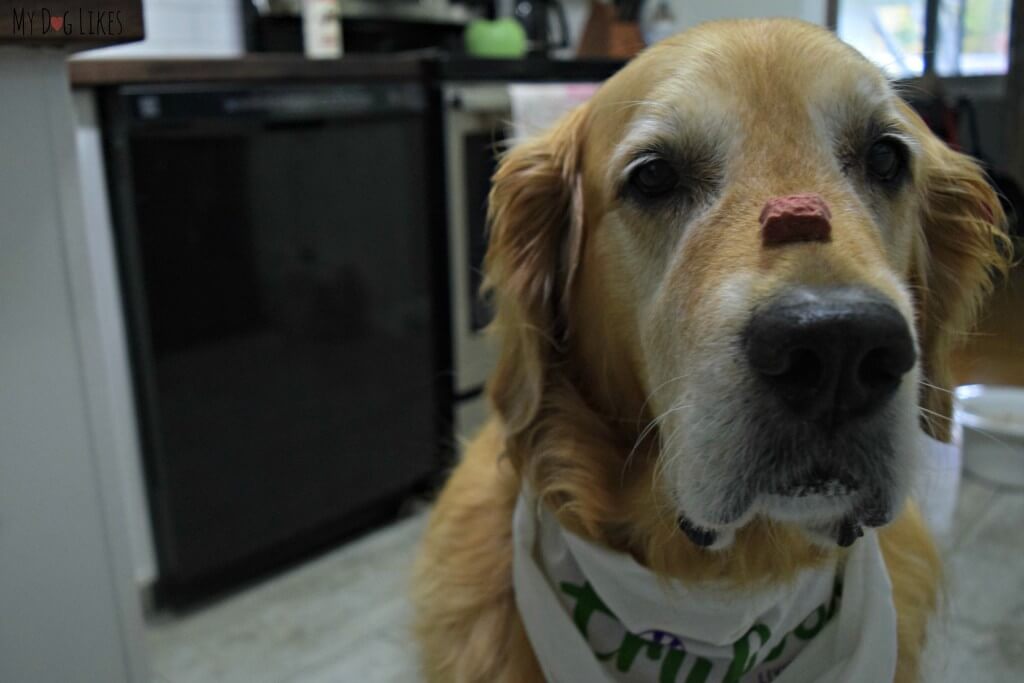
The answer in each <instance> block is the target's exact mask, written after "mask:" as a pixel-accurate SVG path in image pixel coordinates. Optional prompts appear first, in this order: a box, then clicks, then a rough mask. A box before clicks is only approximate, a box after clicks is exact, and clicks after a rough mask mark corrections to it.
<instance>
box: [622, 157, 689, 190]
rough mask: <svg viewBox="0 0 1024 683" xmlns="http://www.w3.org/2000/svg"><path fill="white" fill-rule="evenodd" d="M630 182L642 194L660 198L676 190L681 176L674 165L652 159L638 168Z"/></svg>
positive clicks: (662, 160)
mask: <svg viewBox="0 0 1024 683" xmlns="http://www.w3.org/2000/svg"><path fill="white" fill-rule="evenodd" d="M629 182H630V183H631V184H632V185H633V187H635V188H636V189H637V191H639V192H640V193H641V194H643V195H645V196H647V197H658V196H660V195H663V194H665V193H667V192H670V191H671V190H673V189H675V187H676V185H677V184H678V182H679V174H678V173H676V170H675V169H674V168H672V164H670V163H668V162H667V161H665V160H664V159H651V160H650V161H645V162H644V163H642V164H640V165H639V166H637V168H636V169H635V170H634V171H633V174H632V175H631V176H630V178H629Z"/></svg>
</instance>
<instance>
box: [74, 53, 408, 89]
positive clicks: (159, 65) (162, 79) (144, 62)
mask: <svg viewBox="0 0 1024 683" xmlns="http://www.w3.org/2000/svg"><path fill="white" fill-rule="evenodd" d="M425 64H426V60H425V58H424V56H423V55H418V54H413V55H386V56H385V55H381V56H377V55H367V56H365V57H364V56H353V57H345V58H344V59H306V58H305V57H303V56H302V55H293V54H258V55H245V56H243V57H226V58H200V59H195V58H144V59H77V60H72V61H71V62H70V65H69V66H70V72H71V84H72V86H74V87H95V86H106V85H127V84H131V83H185V82H188V83H196V82H218V81H219V82H225V81H330V80H415V79H418V78H420V77H421V76H422V75H423V74H424V69H425Z"/></svg>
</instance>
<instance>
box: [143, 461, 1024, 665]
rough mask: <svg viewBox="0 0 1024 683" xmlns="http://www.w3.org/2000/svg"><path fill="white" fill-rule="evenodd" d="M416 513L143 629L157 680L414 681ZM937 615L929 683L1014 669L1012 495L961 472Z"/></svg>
mask: <svg viewBox="0 0 1024 683" xmlns="http://www.w3.org/2000/svg"><path fill="white" fill-rule="evenodd" d="M423 522H424V518H423V515H422V514H420V515H417V516H415V517H412V518H410V519H407V520H405V521H403V522H400V523H398V524H396V525H394V526H392V527H390V528H388V529H385V530H383V531H380V532H377V533H375V534H372V535H371V536H369V537H367V538H364V539H362V540H360V541H358V542H356V543H353V544H351V545H348V546H346V547H345V548H342V549H341V550H338V551H336V552H333V553H331V554H330V555H327V556H325V557H323V558H321V559H319V560H317V561H315V562H312V563H309V564H307V565H305V566H303V567H301V568H299V569H297V570H295V571H293V572H291V573H289V574H287V575H285V576H282V577H280V578H277V579H274V580H272V581H269V582H267V583H265V584H263V585H261V586H258V587H256V588H254V589H251V590H249V591H247V592H245V593H242V594H239V595H237V596H235V597H232V598H229V599H227V600H225V601H223V602H221V603H220V604H217V605H215V606H213V607H211V608H208V609H206V610H204V611H202V612H200V613H197V614H195V615H192V616H189V617H187V618H184V619H176V620H169V619H165V620H163V621H162V622H160V623H156V624H154V625H153V626H152V627H151V628H150V631H149V639H148V640H149V644H150V648H151V661H152V665H153V669H154V671H155V674H156V675H155V679H156V681H158V682H159V683H206V682H207V681H210V682H213V681H238V682H244V683H260V682H263V681H266V682H268V683H269V682H273V683H277V682H283V681H301V682H306V681H309V682H311V683H414V682H415V681H416V680H417V676H416V669H415V660H414V651H413V647H412V645H411V644H410V642H409V636H408V618H409V606H408V603H407V601H406V598H405V595H406V585H407V572H408V569H409V563H410V560H411V557H412V553H413V550H414V548H415V545H416V541H417V539H418V538H419V535H420V533H421V531H422V528H423ZM944 546H945V548H946V555H947V571H948V573H949V581H948V583H949V586H948V591H949V596H948V606H947V609H946V616H945V617H944V618H942V619H941V620H939V621H938V623H937V624H936V625H935V628H934V629H933V631H934V634H933V638H932V642H931V644H930V646H929V648H928V652H927V653H926V660H927V671H928V675H927V678H926V680H927V681H930V682H932V683H1003V682H1006V683H1010V682H1013V683H1017V682H1018V681H1021V680H1024V494H1019V493H1012V492H1007V491H994V490H993V489H991V488H988V487H986V486H984V485H982V484H980V483H978V482H977V481H973V480H971V479H966V480H965V481H964V484H963V488H962V490H961V495H960V502H959V506H958V509H957V520H956V526H955V529H954V532H953V534H952V535H951V537H950V538H949V539H947V541H946V542H945V544H944Z"/></svg>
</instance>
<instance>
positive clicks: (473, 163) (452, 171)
mask: <svg viewBox="0 0 1024 683" xmlns="http://www.w3.org/2000/svg"><path fill="white" fill-rule="evenodd" d="M442 97H443V101H444V129H445V139H444V145H445V157H446V159H445V161H446V163H445V167H446V173H447V178H446V180H447V187H448V196H447V201H448V207H447V208H448V261H449V272H450V292H451V324H452V344H453V350H452V360H453V366H454V372H455V378H454V379H455V381H454V387H455V396H456V404H455V432H456V435H457V436H459V437H462V438H466V437H468V436H470V435H472V433H473V432H474V431H476V429H477V428H478V427H479V426H480V425H481V424H482V423H483V420H484V418H485V416H486V403H485V400H484V397H483V385H484V383H485V382H486V381H487V377H488V375H489V374H490V372H491V370H492V368H493V367H494V362H495V358H496V355H497V349H496V346H495V345H494V342H493V341H492V340H490V339H488V338H487V336H486V335H485V333H484V331H485V328H486V326H487V324H488V323H489V322H490V320H491V310H490V307H489V305H488V303H487V302H486V301H485V300H484V299H483V298H482V297H481V296H480V294H479V292H480V284H481V280H482V267H483V259H484V254H485V253H486V250H487V229H486V218H487V193H488V192H489V191H490V186H491V176H492V175H493V173H494V169H495V167H496V165H497V156H498V153H499V152H500V150H501V148H502V146H503V143H504V142H505V140H506V139H507V137H508V131H509V129H510V126H511V119H512V110H511V103H510V101H509V94H508V85H507V84H504V83H501V84H497V83H448V84H446V85H445V86H444V87H443V89H442Z"/></svg>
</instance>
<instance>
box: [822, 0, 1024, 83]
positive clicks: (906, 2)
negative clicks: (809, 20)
mask: <svg viewBox="0 0 1024 683" xmlns="http://www.w3.org/2000/svg"><path fill="white" fill-rule="evenodd" d="M837 4H838V8H837V9H838V11H837V12H836V14H835V15H834V16H835V17H836V32H837V33H838V34H839V37H840V38H842V39H843V40H845V41H846V42H847V43H849V44H851V45H853V46H854V47H855V48H857V49H858V50H860V51H861V52H862V53H863V54H864V55H865V56H866V57H867V58H868V59H870V60H872V61H873V62H875V63H876V64H878V65H879V66H881V67H882V69H884V70H885V72H886V73H887V74H889V75H890V76H892V77H894V78H911V77H914V76H920V75H922V74H923V73H924V72H925V70H926V69H929V68H930V69H934V70H935V72H936V73H938V74H939V75H940V76H983V75H984V76H988V75H999V74H1005V73H1006V68H1007V64H1008V61H1009V46H1010V10H1011V5H1012V0H843V1H842V2H838V3H837ZM932 13H934V14H935V18H934V23H933V25H934V26H935V27H936V28H935V35H934V37H931V36H929V35H928V31H927V30H926V26H927V25H928V23H929V21H928V19H929V17H930V15H931V14H932ZM929 43H931V44H929ZM926 55H929V56H931V55H933V56H934V58H933V59H930V60H929V59H926Z"/></svg>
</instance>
